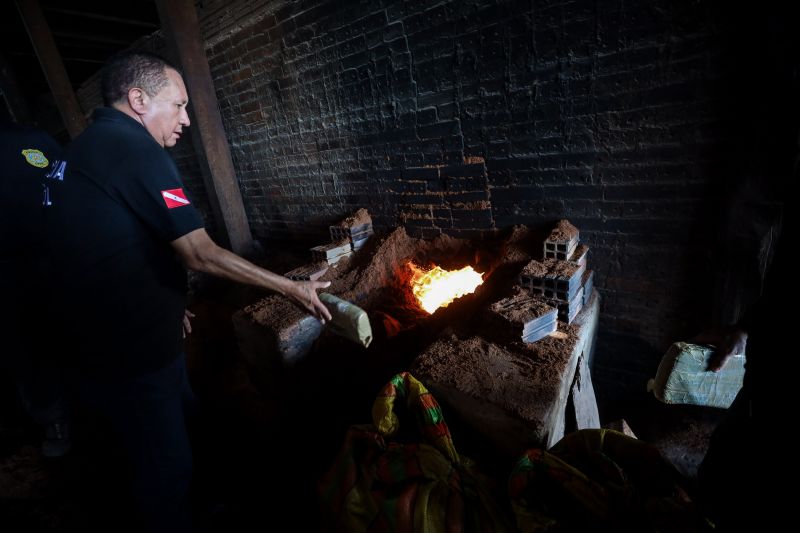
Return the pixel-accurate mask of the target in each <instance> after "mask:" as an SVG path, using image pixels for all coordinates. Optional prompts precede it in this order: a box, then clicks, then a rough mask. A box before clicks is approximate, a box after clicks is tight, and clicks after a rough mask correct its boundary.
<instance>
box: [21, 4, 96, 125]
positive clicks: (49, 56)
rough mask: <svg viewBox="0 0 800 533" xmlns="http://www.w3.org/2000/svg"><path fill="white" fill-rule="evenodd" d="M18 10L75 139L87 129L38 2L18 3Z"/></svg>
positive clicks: (65, 123) (60, 110) (62, 114)
mask: <svg viewBox="0 0 800 533" xmlns="http://www.w3.org/2000/svg"><path fill="white" fill-rule="evenodd" d="M17 9H19V14H20V15H21V16H22V21H23V22H24V23H25V28H26V29H27V30H28V35H29V36H30V38H31V43H33V48H34V49H35V50H36V55H37V57H38V58H39V63H40V64H41V65H42V70H43V71H44V76H45V78H47V83H48V85H50V90H51V91H52V92H53V96H54V97H55V100H56V105H57V106H58V111H59V112H60V113H61V118H62V119H63V120H64V125H65V126H66V127H67V131H68V132H69V136H70V137H71V138H73V139H74V138H75V137H77V136H78V134H79V133H80V132H82V131H83V130H84V129H85V128H86V117H84V116H83V111H81V106H80V105H79V104H78V99H77V98H76V97H75V91H73V90H72V84H71V83H70V81H69V78H68V77H67V71H66V70H64V63H63V62H62V61H61V56H60V55H59V53H58V48H56V43H55V41H54V40H53V35H52V34H51V33H50V28H49V27H48V25H47V21H46V20H45V19H44V15H43V14H42V8H41V7H40V6H39V1H38V0H17Z"/></svg>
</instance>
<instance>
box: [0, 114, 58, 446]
mask: <svg viewBox="0 0 800 533" xmlns="http://www.w3.org/2000/svg"><path fill="white" fill-rule="evenodd" d="M60 154H61V147H60V146H59V145H58V143H57V142H56V141H55V139H53V138H52V137H51V136H50V135H49V134H48V133H47V132H45V131H44V130H41V129H39V128H34V127H30V126H23V125H20V124H13V123H3V124H0V294H1V295H2V301H3V305H2V306H0V309H1V310H0V314H1V315H2V316H0V339H2V343H3V346H2V350H0V352H2V353H1V356H0V370H2V375H4V376H10V377H11V378H12V379H13V381H14V383H13V385H15V388H16V389H17V393H18V395H19V397H20V398H21V400H22V403H23V407H24V409H25V411H26V412H27V413H28V414H29V415H30V416H31V417H32V418H33V419H34V420H35V421H36V423H37V424H38V425H39V426H40V427H41V428H42V429H43V431H44V434H45V438H44V440H43V442H42V454H43V455H44V456H46V457H58V456H61V455H63V454H64V453H66V452H67V450H68V449H69V444H70V441H69V434H68V429H67V409H66V405H65V403H64V400H63V394H62V392H63V391H62V387H61V384H62V380H61V373H60V368H59V367H58V365H57V364H56V361H54V360H53V357H54V356H55V354H56V352H57V350H56V349H55V346H53V345H52V344H49V343H48V342H49V341H52V340H53V336H52V335H48V334H46V333H45V332H48V331H52V330H51V327H52V322H53V321H52V317H50V316H49V315H48V309H47V306H46V302H47V301H48V294H47V291H46V288H45V284H43V283H42V278H41V276H42V275H43V274H44V272H45V270H44V269H43V265H42V258H41V256H40V253H39V252H40V251H41V247H42V243H43V240H44V237H45V233H44V226H43V221H44V215H45V212H46V211H47V210H48V209H49V208H50V207H51V200H50V191H51V189H53V188H55V187H57V186H58V185H59V183H60V181H61V179H62V178H63V175H62V173H61V169H62V167H63V163H62V162H61V161H60V157H61V155H60ZM8 384H9V385H11V383H8Z"/></svg>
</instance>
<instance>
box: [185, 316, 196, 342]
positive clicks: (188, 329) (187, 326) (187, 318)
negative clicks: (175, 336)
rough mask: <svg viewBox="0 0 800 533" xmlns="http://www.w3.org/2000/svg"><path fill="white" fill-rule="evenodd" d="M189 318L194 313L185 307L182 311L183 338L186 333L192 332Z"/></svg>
mask: <svg viewBox="0 0 800 533" xmlns="http://www.w3.org/2000/svg"><path fill="white" fill-rule="evenodd" d="M190 318H194V313H192V312H191V311H189V310H188V309H185V310H184V311H183V338H184V339H185V338H186V335H188V334H190V333H191V332H192V323H191V322H190V321H189V319H190Z"/></svg>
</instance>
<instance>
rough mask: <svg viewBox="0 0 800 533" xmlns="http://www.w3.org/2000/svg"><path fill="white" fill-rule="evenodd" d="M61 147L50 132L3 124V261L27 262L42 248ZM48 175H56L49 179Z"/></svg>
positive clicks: (0, 205)
mask: <svg viewBox="0 0 800 533" xmlns="http://www.w3.org/2000/svg"><path fill="white" fill-rule="evenodd" d="M60 157H61V147H60V146H59V145H58V143H57V142H56V141H55V139H53V138H52V137H51V136H50V135H49V134H48V133H47V132H45V131H43V130H40V129H37V128H32V127H28V126H22V125H18V124H2V125H0V261H3V260H5V261H10V260H12V259H14V260H18V259H21V258H24V259H28V258H30V256H31V255H32V254H34V253H35V251H36V250H37V248H38V247H39V246H40V243H41V237H42V231H43V228H42V216H43V212H44V210H45V209H47V205H48V193H49V187H50V186H52V185H53V184H56V183H58V181H59V180H58V177H59V176H57V175H55V173H54V172H53V168H54V167H58V166H59V165H60V161H59V159H60ZM48 174H51V175H54V176H55V177H54V179H49V178H48V177H47V176H48Z"/></svg>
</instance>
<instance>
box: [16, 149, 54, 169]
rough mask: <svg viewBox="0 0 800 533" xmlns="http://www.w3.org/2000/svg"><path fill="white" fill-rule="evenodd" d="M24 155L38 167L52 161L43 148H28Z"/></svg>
mask: <svg viewBox="0 0 800 533" xmlns="http://www.w3.org/2000/svg"><path fill="white" fill-rule="evenodd" d="M22 155H23V156H25V161H27V162H28V163H30V164H31V165H33V166H35V167H37V168H45V167H46V166H47V165H49V164H50V161H48V160H47V158H46V157H45V156H44V154H43V153H42V151H41V150H34V149H33V148H28V149H27V150H23V151H22Z"/></svg>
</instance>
